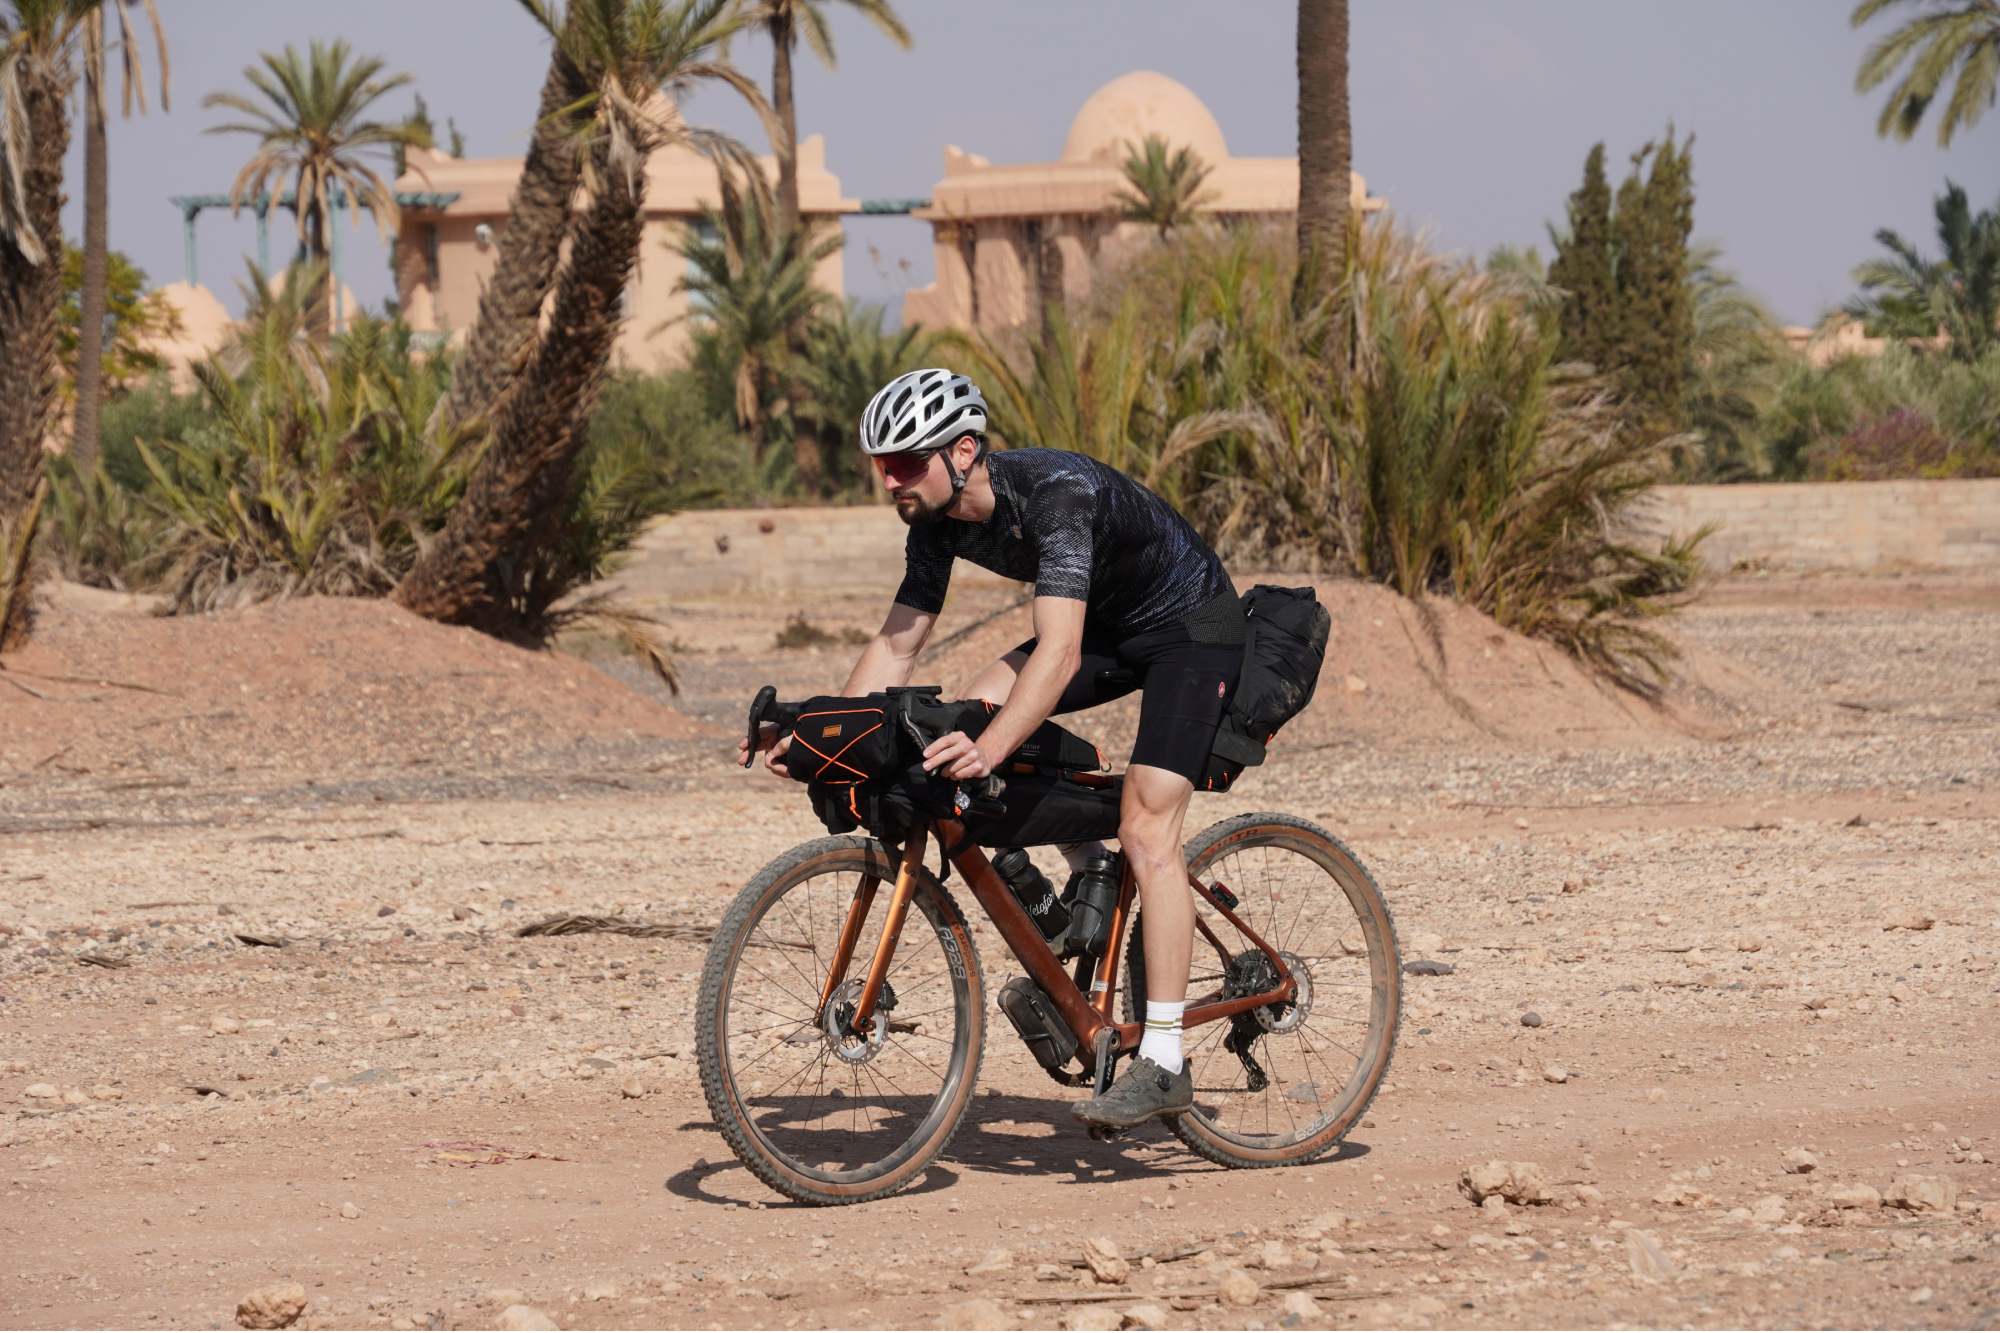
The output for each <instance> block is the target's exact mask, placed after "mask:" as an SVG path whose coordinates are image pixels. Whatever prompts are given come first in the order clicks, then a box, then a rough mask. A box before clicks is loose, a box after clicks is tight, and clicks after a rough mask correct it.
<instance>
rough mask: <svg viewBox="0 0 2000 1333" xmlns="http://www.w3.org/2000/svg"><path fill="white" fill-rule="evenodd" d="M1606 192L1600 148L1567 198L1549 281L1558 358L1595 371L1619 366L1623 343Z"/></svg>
mask: <svg viewBox="0 0 2000 1333" xmlns="http://www.w3.org/2000/svg"><path fill="white" fill-rule="evenodd" d="M1611 225H1612V224H1611V187H1610V185H1609V184H1607V183H1606V181H1605V179H1604V145H1603V144H1601V143H1600V144H1598V145H1596V146H1595V147H1593V148H1592V149H1591V150H1590V156H1589V157H1587V158H1585V159H1584V163H1583V186H1582V188H1580V189H1579V190H1577V192H1576V193H1575V194H1573V195H1571V196H1570V197H1569V237H1568V239H1567V240H1565V241H1558V243H1557V245H1556V257H1555V262H1554V263H1552V264H1550V265H1549V281H1550V283H1552V284H1554V285H1555V286H1557V287H1560V288H1562V289H1563V290H1564V291H1565V292H1566V293H1567V295H1566V296H1565V297H1564V298H1563V309H1562V333H1563V343H1564V353H1565V355H1566V356H1568V357H1569V359H1571V360H1574V361H1588V362H1590V363H1591V364H1592V365H1594V366H1596V367H1598V368H1599V369H1600V370H1610V369H1613V368H1614V367H1615V366H1617V365H1618V364H1620V360H1619V349H1620V347H1621V346H1622V345H1623V342H1624V330H1623V328H1622V323H1623V321H1622V320H1621V319H1620V318H1619V314H1620V311H1619V302H1618V287H1617V279H1616V276H1615V273H1614V270H1613V268H1612V230H1611Z"/></svg>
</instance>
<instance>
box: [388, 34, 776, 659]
mask: <svg viewBox="0 0 2000 1333" xmlns="http://www.w3.org/2000/svg"><path fill="white" fill-rule="evenodd" d="M522 3H523V4H524V5H525V6H527V8H528V10H529V11H530V12H531V13H532V14H534V16H535V17H536V19H537V21H539V22H540V23H541V24H542V26H543V27H544V28H545V29H547V31H548V32H549V33H550V34H551V35H552V36H553V37H554V38H555V39H556V41H557V43H558V44H559V45H561V46H562V47H563V49H564V51H565V53H566V54H567V55H568V57H569V59H570V60H571V61H572V62H573V63H574V64H575V65H576V67H577V68H578V69H579V70H585V71H590V72H592V74H593V77H594V80H595V82H594V85H593V87H592V90H591V92H590V93H588V94H587V95H586V96H585V97H584V98H583V99H582V100H581V101H580V102H579V103H577V104H576V109H577V111H578V113H579V115H580V117H581V119H580V123H579V125H578V131H577V135H576V138H575V139H574V141H573V143H574V146H575V149H576V151H577V152H578V153H579V154H580V162H581V170H580V173H579V183H580V184H581V186H582V188H583V190H584V192H585V194H586V196H587V198H586V202H585V204H584V207H583V211H582V212H581V213H580V214H579V215H578V216H576V217H575V218H574V219H573V220H572V221H571V223H570V225H569V229H568V234H567V240H568V242H569V254H568V262H567V263H565V264H564V265H563V266H562V267H561V270H560V272H559V273H558V275H557V277H556V281H555V287H554V294H553V303H552V305H551V307H550V311H549V329H550V333H549V335H548V336H546V337H543V338H541V339H540V340H539V341H538V342H537V344H536V345H535V349H534V353H533V355H532V356H531V357H530V358H529V359H528V360H527V362H526V363H525V364H524V367H523V373H522V375H521V377H520V380H519V383H518V386H517V387H513V388H510V389H505V390H503V394H502V398H501V401H500V404H499V407H498V410H497V412H496V413H495V416H494V420H493V426H492V434H491V437H490V440H489V443H488V445H487V449H486V453H485V456H484V457H483V458H482V459H481V460H480V463H479V466H478V468H477V469H476V470H475V471H474V473H473V475H472V478H471V480H470V481H469V482H468V484H467V486H466V493H465V498H464V499H463V500H461V501H460V502H459V504H458V505H457V506H456V507H455V508H454V509H453V510H452V514H451V518H450V520H449V521H448V522H447V523H446V525H445V529H444V531H443V532H441V533H440V534H438V536H437V538H436V539H435V540H434V541H433V542H432V543H431V545H430V546H429V548H428V549H427V550H425V552H424V553H423V555H422V556H421V557H420V558H419V560H418V562H417V565H416V568H415V569H413V570H412V571H411V572H410V575H409V577H407V578H406V579H404V580H403V582H402V584H401V585H400V586H399V587H398V588H397V590H396V596H397V600H399V601H400V602H402V603H403V605H405V606H407V607H409V608H410V609H411V610H413V611H415V612H417V613H418V614H420V615H424V616H428V617H429V618H431V619H433V620H443V621H448V622H450V623H454V624H462V625H471V626H473V627H475V628H478V629H482V630H485V631H487V632H488V633H493V634H500V635H506V636H512V637H524V636H525V637H539V636H540V635H542V634H543V633H544V632H545V631H546V629H547V628H548V626H549V624H550V623H551V622H550V619H549V617H550V614H551V610H552V607H553V604H554V602H555V600H556V598H557V597H558V596H560V595H561V593H562V592H564V591H567V590H568V584H567V583H566V582H565V580H564V579H563V578H561V577H554V576H552V562H554V561H555V560H556V558H557V554H558V553H559V552H560V550H561V549H562V548H563V546H564V528H565V524H566V523H567V521H568V515H567V506H568V502H569V497H570V489H571V477H572V473H573V471H574V466H575V462H576V459H577V456H578V454H579V453H580V451H581V450H582V449H583V447H584V445H585V444H586V443H587V442H588V438H589V424H590V415H591V411H592V409H593V407H594V406H595V404H596V401H597V393H598V389H599V387H600V386H601V384H602V382H603V379H604V373H605V368H606V366H607V364H608V363H609V361H610V358H611V347H612V343H613V342H614V341H615V340H616V338H617V335H618V330H619V327H620V326H621V325H622V324H623V322H624V297H625V289H626V286H627V284H628V283H629V282H630V280H631V275H632V267H633V264H634V263H635V262H636V260H637V259H638V254H639V238H640V234H641V232H642V230H643V223H644V217H643V210H644V206H645V192H646V172H645V168H646V159H647V156H648V155H649V154H650V153H651V152H652V150H653V149H654V148H656V147H658V146H660V145H662V144H665V143H670V142H682V143H691V144H693V145H694V146H696V147H698V148H701V149H704V150H706V151H708V152H709V153H711V154H712V155H717V156H721V157H723V158H725V159H728V160H732V161H735V162H738V163H743V164H749V165H751V166H752V169H754V159H751V158H750V157H749V154H748V153H747V151H745V150H744V149H742V148H741V146H740V145H737V144H735V143H734V142H733V141H729V140H726V139H724V138H722V137H721V136H719V135H715V134H712V133H709V132H707V131H696V130H689V129H688V128H686V127H685V126H684V125H683V124H682V123H681V121H680V119H679V117H678V115H677V114H676V113H675V111H674V110H673V102H674V101H677V100H683V99H684V95H685V94H686V92H687V91H688V90H689V89H690V88H691V87H692V86H694V85H695V84H696V83H698V82H701V81H704V80H715V81H719V82H722V83H726V84H728V85H729V86H731V87H733V88H735V89H736V90H737V91H738V92H740V93H742V94H743V95H744V96H745V97H746V98H747V99H749V100H750V102H751V104H752V106H753V107H756V108H757V109H758V110H759V111H760V112H761V111H762V110H763V109H764V103H763V99H762V97H761V96H760V95H759V94H758V93H757V90H756V87H755V86H754V85H753V84H751V83H750V81H749V80H747V79H745V78H744V77H743V75H742V74H741V73H740V72H738V71H737V70H736V69H735V68H734V67H733V66H731V65H729V64H728V63H727V62H725V61H720V60H717V59H713V58H712V57H711V52H712V51H713V49H714V47H715V46H716V44H717V43H719V42H721V41H722V40H724V39H725V38H727V37H728V36H729V35H730V34H731V33H733V32H735V31H736V30H737V29H738V28H739V27H740V26H741V20H740V19H737V18H734V17H732V16H731V14H730V12H729V11H730V9H731V5H732V0H572V4H571V5H570V8H569V11H568V14H567V16H566V17H559V16H558V15H557V14H556V13H555V11H554V9H553V6H552V4H551V3H550V0H522ZM660 94H665V96H664V97H663V96H660Z"/></svg>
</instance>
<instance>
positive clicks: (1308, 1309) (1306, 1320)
mask: <svg viewBox="0 0 2000 1333" xmlns="http://www.w3.org/2000/svg"><path fill="white" fill-rule="evenodd" d="M1438 1312H1439V1313H1440V1314H1442V1313H1443V1312H1444V1307H1443V1306H1439V1307H1438ZM1278 1318H1279V1319H1280V1320H1293V1319H1296V1320H1297V1321H1298V1322H1297V1323H1296V1324H1294V1325H1292V1327H1294V1328H1325V1327H1326V1307H1325V1306H1323V1305H1321V1304H1320V1303H1319V1302H1318V1301H1316V1300H1314V1299H1313V1298H1312V1297H1311V1296H1309V1295H1307V1294H1306V1293H1305V1292H1303V1291H1288V1292H1286V1293H1285V1294H1284V1296H1283V1297H1282V1298H1281V1299H1280V1300H1279V1301H1278Z"/></svg>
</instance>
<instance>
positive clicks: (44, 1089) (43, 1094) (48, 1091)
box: [21, 1083, 62, 1102]
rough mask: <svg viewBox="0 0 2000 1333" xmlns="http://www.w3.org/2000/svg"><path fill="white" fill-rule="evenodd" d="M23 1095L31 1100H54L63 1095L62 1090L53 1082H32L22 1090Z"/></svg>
mask: <svg viewBox="0 0 2000 1333" xmlns="http://www.w3.org/2000/svg"><path fill="white" fill-rule="evenodd" d="M21 1095H22V1096H23V1097H25V1098H27V1099H29V1100H30V1101H37V1102H52V1101H54V1100H56V1098H58V1097H60V1096H62V1092H61V1091H60V1090H59V1089H57V1087H56V1085H55V1084H53V1083H30V1084H29V1085H28V1086H27V1087H25V1088H23V1089H22V1090H21Z"/></svg>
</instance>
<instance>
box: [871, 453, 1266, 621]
mask: <svg viewBox="0 0 2000 1333" xmlns="http://www.w3.org/2000/svg"><path fill="white" fill-rule="evenodd" d="M986 470H987V475H988V477H990V478H991V480H992V483H993V514H992V516H991V517H990V518H988V519H986V520H985V521H983V522H979V523H968V522H964V521H962V520H959V519H953V518H945V519H941V520H939V521H938V522H935V523H927V524H925V525H923V526H921V527H915V528H911V529H910V533H909V537H908V540H907V541H906V542H905V543H904V547H903V553H904V562H905V566H906V568H905V573H904V575H903V586H902V588H901V589H900V590H898V592H897V593H896V600H897V601H898V602H901V603H902V604H903V605H904V606H907V607H910V608H912V609H914V610H917V611H924V612H928V613H930V614H932V615H935V614H937V613H938V612H939V611H941V610H943V609H944V595H945V590H946V589H947V588H948V587H949V586H950V584H951V562H952V559H953V558H954V557H956V558H958V559H962V560H969V561H971V562H972V563H973V564H975V565H978V566H979V567H980V568H981V569H990V570H992V571H993V572H994V573H995V574H998V575H1000V576H1001V577H1002V578H1010V579H1019V580H1021V581H1022V582H1032V583H1033V584H1034V585H1035V595H1036V596H1037V597H1069V598H1074V599H1075V600H1077V601H1080V602H1083V603H1084V604H1085V605H1086V606H1087V608H1088V609H1087V610H1086V611H1085V613H1084V618H1085V623H1086V624H1088V625H1090V626H1091V627H1093V628H1095V629H1098V630H1099V631H1100V632H1105V633H1108V634H1111V635H1113V636H1115V637H1117V638H1120V639H1125V638H1130V637H1132V636H1134V635H1138V634H1149V633H1152V632H1153V631H1155V630H1159V629H1163V628H1165V627H1166V626H1168V625H1170V624H1172V623H1174V622H1175V621H1177V620H1179V619H1180V618H1181V617H1182V616H1184V615H1186V614H1187V613H1188V612H1190V611H1193V610H1195V609H1196V608H1198V607H1200V606H1202V605H1204V604H1205V603H1207V602H1209V601H1211V600H1212V599H1214V598H1215V597H1217V596H1218V595H1220V594H1221V593H1223V592H1225V591H1228V590H1230V589H1231V587H1232V585H1231V583H1230V581H1229V575H1228V573H1227V572H1226V571H1225V570H1224V569H1223V568H1222V561H1221V560H1220V559H1218V558H1217V557H1216V554H1215V552H1214V551H1213V550H1211V549H1209V545H1208V543H1207V542H1205V541H1203V540H1202V539H1201V537H1200V536H1199V535H1198V534H1197V533H1196V532H1195V530H1194V529H1193V528H1192V527H1190V526H1188V522H1187V520H1186V519H1184V518H1182V517H1181V516H1180V515H1179V514H1177V513H1175V512H1174V508H1173V506H1172V505H1170V504H1168V503H1167V502H1166V501H1165V500H1162V499H1161V498H1160V497H1159V496H1157V495H1155V494H1153V493H1152V492H1151V491H1149V490H1147V489H1146V488H1145V487H1144V486H1141V485H1140V484H1139V483H1138V482H1136V481H1134V480H1132V479H1131V478H1130V477H1128V476H1126V475H1125V474H1124V473H1122V472H1120V471H1118V470H1117V469H1116V468H1112V467H1107V466H1105V465H1104V464H1103V463H1100V462H1098V461H1097V460H1096V459H1094V458H1090V457H1087V456H1085V455H1083V454H1074V453H1069V452H1067V451H1066V450H1062V449H1011V450H1008V451H1006V452H1004V453H996V454H992V455H990V456H988V458H987V460H986Z"/></svg>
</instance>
